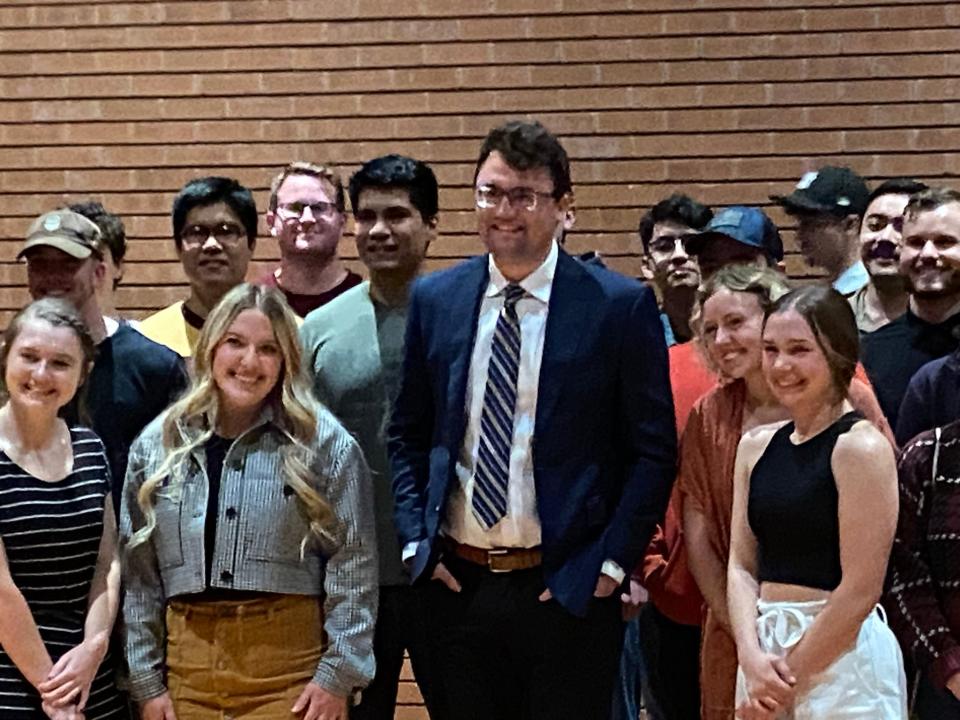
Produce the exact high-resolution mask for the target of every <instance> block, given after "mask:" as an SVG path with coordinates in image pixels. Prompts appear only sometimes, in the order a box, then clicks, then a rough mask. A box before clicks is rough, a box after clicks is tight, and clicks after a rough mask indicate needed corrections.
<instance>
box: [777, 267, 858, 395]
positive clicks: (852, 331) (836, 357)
mask: <svg viewBox="0 0 960 720" xmlns="http://www.w3.org/2000/svg"><path fill="white" fill-rule="evenodd" d="M789 310H793V311H795V312H796V313H797V314H798V315H800V317H802V318H803V319H804V320H805V321H806V323H807V325H808V326H809V327H810V330H811V331H812V332H813V336H814V337H815V338H816V339H817V344H818V345H819V346H820V350H821V351H822V352H823V355H824V357H825V358H826V359H827V365H828V366H829V368H830V379H831V381H832V384H833V387H834V389H835V390H836V391H837V396H838V398H841V399H842V398H845V397H846V396H847V395H848V394H849V392H850V382H851V381H852V380H853V375H854V373H855V372H856V369H857V363H858V362H859V361H860V333H859V331H858V330H857V321H856V318H855V317H854V314H853V309H852V308H851V307H850V303H849V302H847V299H846V298H845V297H844V296H843V295H841V294H840V293H839V292H837V291H836V290H834V289H833V288H832V287H830V286H829V285H819V284H818V285H806V286H804V287H801V288H797V289H796V290H791V291H790V292H788V293H787V294H786V295H784V296H783V297H781V298H780V299H779V300H777V301H776V302H775V303H774V305H773V307H772V308H771V309H770V311H769V312H768V313H767V315H766V318H764V321H763V323H764V328H766V324H767V320H769V319H770V317H771V316H772V315H778V314H781V313H785V312H787V311H789Z"/></svg>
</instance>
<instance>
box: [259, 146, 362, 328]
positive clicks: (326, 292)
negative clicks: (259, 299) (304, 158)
mask: <svg viewBox="0 0 960 720" xmlns="http://www.w3.org/2000/svg"><path fill="white" fill-rule="evenodd" d="M344 210H345V205H344V196H343V182H342V181H341V180H340V176H339V175H337V173H335V172H334V171H333V170H331V169H330V168H327V167H324V166H322V165H314V164H313V163H308V162H293V163H290V164H289V165H287V167H285V168H284V169H283V171H282V172H281V173H280V174H279V175H277V176H276V177H275V178H274V179H273V182H272V183H271V184H270V206H269V208H268V209H267V227H268V228H269V229H270V234H271V235H273V237H275V238H276V239H277V244H278V245H279V246H280V267H279V268H277V269H276V270H275V271H274V272H272V273H270V274H269V275H267V276H266V277H264V278H263V279H262V280H261V282H262V283H263V284H264V285H271V286H273V287H277V288H279V289H280V290H281V291H282V292H283V294H284V295H285V296H286V298H287V302H288V303H290V307H292V308H293V310H294V312H296V313H297V314H298V315H299V316H300V317H306V316H307V314H309V313H310V312H312V311H313V310H316V309H317V308H318V307H321V306H323V305H326V304H327V303H328V302H330V301H331V300H333V299H334V298H335V297H337V296H338V295H340V294H341V293H343V292H346V291H347V290H349V289H350V288H352V287H356V286H357V285H359V284H360V282H361V281H362V280H363V278H361V277H360V276H359V275H357V274H356V273H355V272H352V271H351V270H348V269H347V268H346V267H344V265H343V262H342V261H341V260H340V256H339V255H338V253H337V248H338V246H339V245H340V236H341V235H342V234H343V226H344V223H345V219H346V216H345V212H344Z"/></svg>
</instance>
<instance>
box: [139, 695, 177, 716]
mask: <svg viewBox="0 0 960 720" xmlns="http://www.w3.org/2000/svg"><path fill="white" fill-rule="evenodd" d="M140 720H177V716H176V714H174V712H173V701H172V700H171V699H170V693H168V692H165V693H164V694H163V695H157V697H154V698H150V699H149V700H145V701H144V702H142V703H140Z"/></svg>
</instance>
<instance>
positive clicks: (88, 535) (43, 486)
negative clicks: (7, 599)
mask: <svg viewBox="0 0 960 720" xmlns="http://www.w3.org/2000/svg"><path fill="white" fill-rule="evenodd" d="M70 439H71V444H72V446H73V471H72V472H71V473H70V475H68V476H67V477H66V478H64V479H63V480H61V481H59V482H52V483H51V482H44V481H43V480H39V479H37V478H35V477H33V476H32V475H30V474H29V473H27V472H26V471H25V470H24V469H23V468H21V467H20V466H19V465H17V464H16V463H15V462H13V461H12V460H11V459H10V458H9V457H8V456H7V454H6V453H4V452H2V451H0V538H2V539H3V545H4V548H5V549H6V555H7V562H8V563H9V565H10V574H11V575H12V576H13V580H14V583H15V584H16V586H17V587H18V588H19V589H20V592H22V593H23V596H24V597H25V598H26V601H27V604H28V605H29V606H30V611H31V612H32V613H33V619H34V621H35V622H36V624H37V627H38V628H39V630H40V636H41V637H42V638H43V642H44V644H45V645H46V647H47V651H48V652H49V653H50V657H51V658H52V659H53V661H54V662H56V660H57V658H59V657H60V656H61V655H63V654H64V653H65V652H66V651H67V650H70V649H71V648H73V647H75V646H77V645H79V644H80V642H81V641H82V640H83V624H84V620H85V618H86V614H87V600H88V597H89V594H90V585H91V581H92V580H93V574H94V569H95V566H96V563H97V553H98V550H99V547H100V536H101V534H102V532H103V505H104V502H105V499H106V497H107V496H108V495H109V494H110V473H109V471H108V469H107V462H106V457H105V455H104V450H103V443H101V442H100V438H98V437H97V436H96V435H95V434H94V433H93V432H91V431H90V430H87V429H86V428H71V429H70ZM0 611H2V609H0ZM84 715H85V716H86V718H87V720H100V718H124V717H126V706H125V704H124V703H123V702H122V700H121V698H120V695H119V693H118V692H117V688H116V685H115V683H114V665H113V660H112V658H111V657H110V654H109V653H108V654H107V657H106V659H105V660H104V662H103V664H102V665H101V666H100V669H99V671H98V672H97V676H96V679H95V680H94V681H93V688H92V690H91V694H90V699H89V700H88V701H87V707H86V710H85V711H84ZM0 718H2V719H3V720H40V719H41V718H46V715H45V714H44V713H43V711H42V710H41V708H40V696H39V695H38V694H37V692H36V690H34V688H33V687H32V686H31V685H30V683H28V682H27V680H26V679H25V678H24V677H23V675H22V674H21V673H20V671H19V670H18V669H17V668H16V666H15V665H14V664H13V662H12V661H11V660H10V657H9V656H8V655H7V654H6V652H4V651H3V649H2V648H0Z"/></svg>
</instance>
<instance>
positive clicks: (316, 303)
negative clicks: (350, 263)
mask: <svg viewBox="0 0 960 720" xmlns="http://www.w3.org/2000/svg"><path fill="white" fill-rule="evenodd" d="M362 282H363V278H362V277H360V276H359V275H357V274H356V273H355V272H353V271H352V270H347V276H346V277H345V278H344V279H343V280H341V281H340V282H339V283H337V284H336V285H334V286H333V287H332V288H330V289H329V290H327V291H326V292H322V293H320V294H319V295H305V294H302V293H293V292H290V291H289V290H286V289H284V288H282V287H280V285H279V284H277V276H276V274H275V273H273V272H271V273H268V274H267V275H264V276H263V277H262V278H260V284H261V285H266V286H267V287H275V288H277V289H278V290H279V291H280V292H282V293H283V295H284V297H286V298H287V302H288V303H289V304H290V307H291V308H293V311H294V312H295V313H296V314H297V315H299V316H300V317H306V316H307V315H308V314H309V313H311V312H313V311H314V310H316V309H317V308H318V307H321V306H323V305H326V304H327V303H328V302H330V301H331V300H333V299H334V298H335V297H337V295H342V294H343V293H345V292H346V291H347V290H349V289H350V288H353V287H356V286H357V285H359V284H360V283H362Z"/></svg>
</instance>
